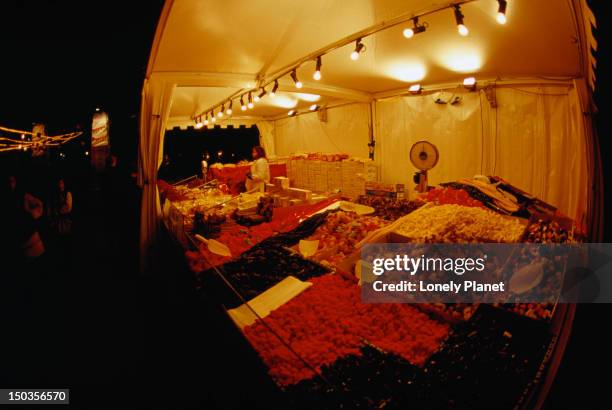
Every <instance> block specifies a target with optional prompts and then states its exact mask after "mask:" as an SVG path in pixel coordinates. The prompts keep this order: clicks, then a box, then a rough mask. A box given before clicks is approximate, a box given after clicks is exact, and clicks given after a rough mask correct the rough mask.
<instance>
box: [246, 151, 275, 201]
mask: <svg viewBox="0 0 612 410" xmlns="http://www.w3.org/2000/svg"><path fill="white" fill-rule="evenodd" d="M252 155H253V160H254V161H253V164H252V165H251V172H249V173H248V174H247V179H246V183H245V185H246V189H247V191H259V192H264V191H265V188H266V183H267V182H270V165H269V164H268V160H267V159H266V151H264V149H263V147H260V146H259V145H258V146H256V147H253V151H252Z"/></svg>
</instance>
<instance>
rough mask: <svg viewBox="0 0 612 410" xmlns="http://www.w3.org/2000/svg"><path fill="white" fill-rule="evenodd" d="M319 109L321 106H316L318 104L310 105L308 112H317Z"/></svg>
mask: <svg viewBox="0 0 612 410" xmlns="http://www.w3.org/2000/svg"><path fill="white" fill-rule="evenodd" d="M319 108H321V106H320V105H318V104H312V105H311V106H310V111H317V110H318V109H319Z"/></svg>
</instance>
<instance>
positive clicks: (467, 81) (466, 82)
mask: <svg viewBox="0 0 612 410" xmlns="http://www.w3.org/2000/svg"><path fill="white" fill-rule="evenodd" d="M463 86H464V87H465V88H467V89H469V90H470V91H474V90H475V89H476V78H474V77H467V78H464V79H463Z"/></svg>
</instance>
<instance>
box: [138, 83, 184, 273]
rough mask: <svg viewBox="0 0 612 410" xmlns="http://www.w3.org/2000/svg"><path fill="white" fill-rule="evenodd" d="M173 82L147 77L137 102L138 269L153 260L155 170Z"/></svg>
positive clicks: (156, 203) (156, 213) (156, 208)
mask: <svg viewBox="0 0 612 410" xmlns="http://www.w3.org/2000/svg"><path fill="white" fill-rule="evenodd" d="M174 88H175V84H172V83H166V82H162V81H155V80H146V81H145V83H144V86H143V90H142V103H141V106H140V144H139V147H138V185H139V186H141V187H142V203H141V211H140V269H141V271H145V270H146V269H147V267H148V265H150V264H151V263H152V262H153V261H152V255H154V253H153V252H152V251H153V246H154V245H155V243H156V239H157V229H158V224H159V216H160V215H161V207H160V203H159V194H158V192H157V171H158V170H159V166H160V165H161V162H162V158H163V149H164V134H165V132H166V127H165V124H166V122H167V120H168V115H169V113H170V102H171V96H172V93H173V91H174Z"/></svg>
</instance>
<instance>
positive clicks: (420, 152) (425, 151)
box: [409, 141, 440, 193]
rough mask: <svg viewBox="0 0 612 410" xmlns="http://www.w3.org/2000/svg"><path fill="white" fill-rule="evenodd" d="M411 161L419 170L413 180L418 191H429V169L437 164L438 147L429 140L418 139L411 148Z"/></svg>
mask: <svg viewBox="0 0 612 410" xmlns="http://www.w3.org/2000/svg"><path fill="white" fill-rule="evenodd" d="M409 156H410V161H411V162H412V165H414V166H415V168H417V169H418V171H417V172H416V173H415V174H414V177H413V181H414V183H415V184H417V185H416V187H415V189H416V191H417V192H420V193H423V192H427V187H428V184H427V171H429V170H430V169H432V168H433V167H435V166H436V164H437V163H438V159H439V156H440V155H439V153H438V149H437V148H436V146H435V145H433V144H432V143H430V142H428V141H417V142H415V143H414V144H413V145H412V147H411V148H410V155H409Z"/></svg>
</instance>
